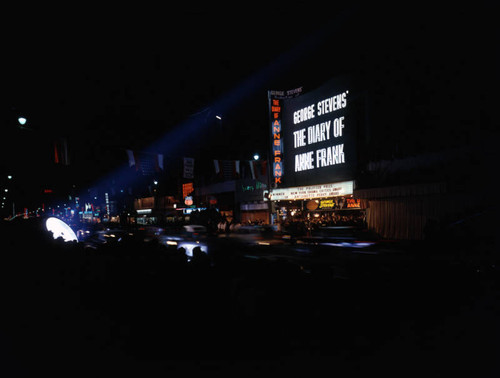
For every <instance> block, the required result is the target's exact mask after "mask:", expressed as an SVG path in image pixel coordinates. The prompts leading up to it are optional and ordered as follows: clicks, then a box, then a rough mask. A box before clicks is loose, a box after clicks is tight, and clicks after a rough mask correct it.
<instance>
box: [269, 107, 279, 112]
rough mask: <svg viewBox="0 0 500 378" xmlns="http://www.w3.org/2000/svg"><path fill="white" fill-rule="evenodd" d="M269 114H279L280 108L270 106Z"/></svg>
mask: <svg viewBox="0 0 500 378" xmlns="http://www.w3.org/2000/svg"><path fill="white" fill-rule="evenodd" d="M271 112H273V113H274V112H278V113H279V112H281V107H279V106H271Z"/></svg>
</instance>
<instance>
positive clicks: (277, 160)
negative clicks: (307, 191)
mask: <svg viewBox="0 0 500 378" xmlns="http://www.w3.org/2000/svg"><path fill="white" fill-rule="evenodd" d="M356 93H357V92H356V89H355V88H354V87H353V86H352V85H351V84H350V82H349V81H347V80H345V79H344V78H340V79H336V80H332V81H329V82H328V83H326V84H324V85H323V86H321V87H319V88H318V89H316V90H314V91H311V92H308V93H305V94H301V95H300V96H297V95H295V96H283V97H279V96H276V95H275V96H271V95H269V100H270V117H271V137H272V139H271V156H272V158H271V160H272V167H273V178H274V187H275V188H290V187H300V186H309V185H319V184H329V183H334V182H342V181H347V180H352V179H354V171H355V166H356V143H355V135H356V128H357V121H356V117H355V116H356V112H355V111H354V109H355V105H354V104H355V102H356V100H357V94H356Z"/></svg>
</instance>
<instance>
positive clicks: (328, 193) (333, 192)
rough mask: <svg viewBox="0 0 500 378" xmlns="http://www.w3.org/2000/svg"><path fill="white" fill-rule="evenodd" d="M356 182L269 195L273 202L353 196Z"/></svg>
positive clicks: (303, 187) (305, 187)
mask: <svg viewBox="0 0 500 378" xmlns="http://www.w3.org/2000/svg"><path fill="white" fill-rule="evenodd" d="M353 192H354V181H344V182H337V183H334V184H322V185H310V186H300V187H296V188H279V189H273V190H272V191H271V193H270V194H269V199H270V200H271V201H294V200H309V199H315V198H323V197H337V196H346V195H350V194H353Z"/></svg>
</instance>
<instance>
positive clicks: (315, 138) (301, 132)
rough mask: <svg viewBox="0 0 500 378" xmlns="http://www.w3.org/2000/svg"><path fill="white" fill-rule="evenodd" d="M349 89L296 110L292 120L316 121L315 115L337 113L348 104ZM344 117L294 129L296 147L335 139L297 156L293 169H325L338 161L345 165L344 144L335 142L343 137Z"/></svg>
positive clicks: (300, 121)
mask: <svg viewBox="0 0 500 378" xmlns="http://www.w3.org/2000/svg"><path fill="white" fill-rule="evenodd" d="M348 94H349V91H345V92H343V93H341V94H338V95H335V96H332V97H330V98H327V99H324V100H320V101H319V102H318V103H317V104H312V105H309V106H307V107H305V108H303V109H299V110H297V111H295V112H293V123H294V125H297V124H299V123H302V122H304V121H310V120H314V119H315V118H316V116H318V117H320V116H322V115H325V114H328V113H332V112H335V111H337V110H339V109H343V108H345V107H347V95H348ZM344 119H345V117H344V116H341V117H337V118H333V119H329V120H325V121H324V122H320V123H316V124H312V125H309V126H307V127H303V128H300V129H298V130H295V131H294V132H293V148H294V149H298V148H299V147H306V148H307V147H308V146H312V145H314V144H317V143H320V142H332V143H330V144H329V145H327V146H326V147H323V148H318V149H316V150H311V151H307V152H301V153H297V154H295V155H294V161H295V163H294V171H295V172H300V171H305V170H309V169H315V168H323V167H327V166H330V165H335V164H345V162H346V160H345V154H344V143H338V144H334V142H335V141H336V140H337V138H341V137H342V134H343V130H344V127H345V124H344Z"/></svg>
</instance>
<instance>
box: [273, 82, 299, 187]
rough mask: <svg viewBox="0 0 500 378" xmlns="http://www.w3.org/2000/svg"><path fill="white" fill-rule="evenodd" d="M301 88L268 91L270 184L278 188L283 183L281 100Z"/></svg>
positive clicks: (294, 93) (291, 95)
mask: <svg viewBox="0 0 500 378" xmlns="http://www.w3.org/2000/svg"><path fill="white" fill-rule="evenodd" d="M301 92H302V88H296V89H292V90H289V91H286V92H285V91H268V99H269V118H270V120H271V167H272V179H273V182H272V186H273V187H275V188H278V187H280V186H282V184H283V174H284V169H283V163H284V155H283V134H282V128H281V122H282V109H283V101H284V99H286V98H292V97H296V96H298V95H299V94H300V93H301Z"/></svg>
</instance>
